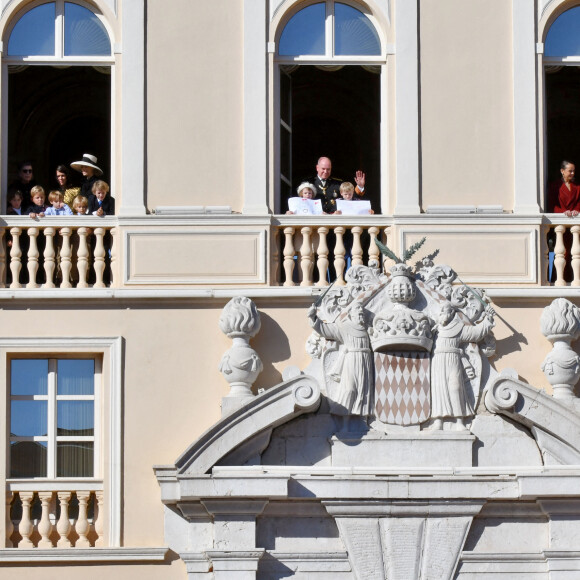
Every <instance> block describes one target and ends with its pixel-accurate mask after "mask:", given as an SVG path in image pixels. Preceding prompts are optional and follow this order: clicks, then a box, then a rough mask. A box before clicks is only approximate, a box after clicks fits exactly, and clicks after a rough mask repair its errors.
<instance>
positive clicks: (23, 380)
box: [10, 359, 48, 395]
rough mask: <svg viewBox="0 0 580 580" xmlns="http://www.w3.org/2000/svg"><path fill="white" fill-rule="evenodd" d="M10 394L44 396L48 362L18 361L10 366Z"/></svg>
mask: <svg viewBox="0 0 580 580" xmlns="http://www.w3.org/2000/svg"><path fill="white" fill-rule="evenodd" d="M10 368H11V371H10V372H11V377H10V394H12V395H46V393H47V384H48V383H47V376H48V360H47V359H19V360H13V361H12V363H11V365H10Z"/></svg>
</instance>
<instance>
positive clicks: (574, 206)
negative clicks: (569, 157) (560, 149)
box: [549, 161, 580, 217]
mask: <svg viewBox="0 0 580 580" xmlns="http://www.w3.org/2000/svg"><path fill="white" fill-rule="evenodd" d="M560 173H561V174H562V181H561V182H556V183H552V184H551V185H550V188H549V199H550V206H552V207H553V208H554V213H563V214H564V215H566V216H567V217H576V216H577V215H578V213H580V185H576V184H575V183H574V177H575V173H576V166H575V165H574V164H573V163H571V162H570V161H562V163H561V165H560Z"/></svg>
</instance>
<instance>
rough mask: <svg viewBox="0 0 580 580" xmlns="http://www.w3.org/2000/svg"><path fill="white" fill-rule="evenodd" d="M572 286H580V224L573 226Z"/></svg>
mask: <svg viewBox="0 0 580 580" xmlns="http://www.w3.org/2000/svg"><path fill="white" fill-rule="evenodd" d="M570 231H571V232H572V252H571V254H572V272H573V273H574V276H573V278H572V286H580V226H578V225H575V226H572V228H571V230H570Z"/></svg>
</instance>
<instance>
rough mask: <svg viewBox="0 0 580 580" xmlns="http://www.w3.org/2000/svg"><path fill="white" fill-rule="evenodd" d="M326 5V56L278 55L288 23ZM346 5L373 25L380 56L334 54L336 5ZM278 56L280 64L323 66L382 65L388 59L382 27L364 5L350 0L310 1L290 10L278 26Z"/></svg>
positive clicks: (277, 59)
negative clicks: (314, 6) (377, 39)
mask: <svg viewBox="0 0 580 580" xmlns="http://www.w3.org/2000/svg"><path fill="white" fill-rule="evenodd" d="M322 3H324V4H326V16H325V51H324V54H320V55H297V56H283V55H279V54H278V46H279V43H280V37H281V36H282V32H283V31H284V28H285V27H286V25H287V24H288V22H289V21H290V20H291V19H292V18H293V17H294V16H295V15H296V14H297V13H298V12H300V11H301V10H303V9H304V8H307V7H308V6H312V5H313V4H322ZM337 3H339V4H346V5H347V6H350V7H351V8H354V9H355V10H358V11H359V12H361V13H362V14H364V15H365V16H366V17H367V18H368V19H369V20H370V22H371V24H372V25H373V27H374V29H375V31H376V32H377V34H378V36H379V42H380V46H381V53H380V54H379V55H352V56H351V55H340V56H336V55H335V54H334V8H335V4H337ZM275 43H276V54H275V59H276V62H277V63H279V64H284V63H302V64H323V63H325V62H326V63H328V62H332V63H334V64H341V63H342V64H349V63H350V64H353V63H356V64H382V63H384V62H385V60H386V58H387V50H386V41H385V38H384V34H383V31H382V27H381V26H380V24H379V22H378V21H377V19H376V18H375V16H374V15H373V13H372V12H371V11H370V10H368V9H367V8H366V7H365V6H364V5H363V4H361V3H357V2H351V1H350V0H326V1H325V0H310V1H309V2H306V3H303V4H300V5H298V6H296V7H294V9H290V10H288V11H287V12H286V13H285V14H284V17H283V18H282V19H281V20H280V22H279V23H278V25H277V30H276V37H275Z"/></svg>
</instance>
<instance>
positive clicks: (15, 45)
mask: <svg viewBox="0 0 580 580" xmlns="http://www.w3.org/2000/svg"><path fill="white" fill-rule="evenodd" d="M55 17H56V10H55V4H54V2H49V3H48V4H41V5H40V6H37V7H36V8H33V9H32V10H29V11H28V12H27V13H26V14H24V16H22V18H20V20H19V21H18V22H17V23H16V25H15V26H14V28H13V29H12V32H11V34H10V39H9V40H8V55H9V56H54V53H55V44H54V21H55Z"/></svg>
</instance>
